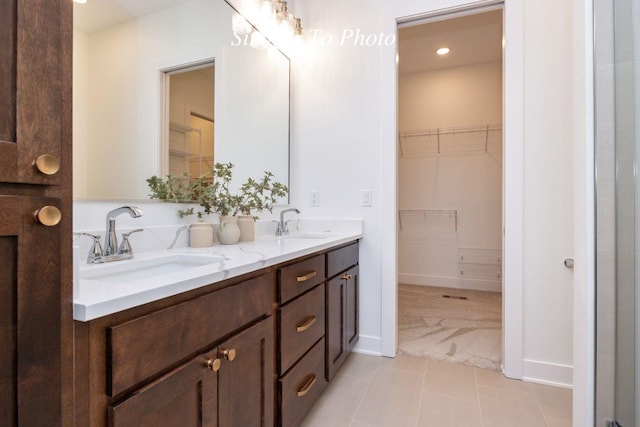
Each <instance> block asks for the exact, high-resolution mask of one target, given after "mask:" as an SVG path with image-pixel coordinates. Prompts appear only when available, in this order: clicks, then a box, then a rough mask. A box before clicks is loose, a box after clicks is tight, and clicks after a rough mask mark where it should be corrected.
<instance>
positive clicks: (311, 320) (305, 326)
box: [296, 316, 316, 332]
mask: <svg viewBox="0 0 640 427" xmlns="http://www.w3.org/2000/svg"><path fill="white" fill-rule="evenodd" d="M314 323H316V316H311V317H309V318H308V319H307V320H305V321H304V322H302V323H301V324H299V325H298V326H296V332H304V331H306V330H307V329H309V328H310V327H311V325H313V324H314Z"/></svg>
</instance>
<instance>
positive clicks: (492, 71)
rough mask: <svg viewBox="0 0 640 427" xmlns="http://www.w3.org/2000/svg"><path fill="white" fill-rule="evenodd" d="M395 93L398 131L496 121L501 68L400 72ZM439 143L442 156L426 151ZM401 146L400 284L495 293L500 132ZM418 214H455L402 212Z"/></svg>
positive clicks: (497, 286) (451, 136)
mask: <svg viewBox="0 0 640 427" xmlns="http://www.w3.org/2000/svg"><path fill="white" fill-rule="evenodd" d="M407 54H409V55H420V54H424V52H410V53H409V52H408V53H407ZM400 60H401V61H402V60H403V58H400ZM398 88H399V97H398V110H399V116H398V127H399V131H400V132H403V131H418V130H424V129H435V128H449V127H453V128H464V127H469V126H477V127H478V129H481V128H482V127H484V126H485V125H487V124H498V125H500V124H501V123H502V63H501V62H494V63H484V64H475V65H472V66H465V67H455V68H447V69H441V70H434V71H428V72H420V73H407V74H401V75H400V78H399V85H398ZM438 140H439V141H440V145H441V149H442V151H443V154H441V155H436V154H435V151H431V152H430V151H429V147H430V146H432V145H433V146H435V145H434V144H436V142H437V141H438ZM485 142H486V152H485ZM400 144H401V145H402V147H403V149H402V154H401V155H400V156H399V157H398V208H399V209H400V217H401V227H400V228H399V229H398V280H399V282H400V283H406V284H413V285H427V286H443V287H453V288H465V289H475V290H485V291H495V292H501V291H502V265H501V261H500V260H501V258H502V132H501V131H499V130H497V131H491V132H489V133H488V134H486V133H485V132H477V133H458V134H449V135H447V134H443V135H442V136H440V137H439V138H438V137H436V136H433V137H428V138H424V137H417V138H401V140H400ZM420 209H433V210H456V211H457V215H454V217H453V218H452V217H451V215H450V214H421V213H417V212H411V213H406V212H403V210H420ZM460 257H462V259H461V258H460Z"/></svg>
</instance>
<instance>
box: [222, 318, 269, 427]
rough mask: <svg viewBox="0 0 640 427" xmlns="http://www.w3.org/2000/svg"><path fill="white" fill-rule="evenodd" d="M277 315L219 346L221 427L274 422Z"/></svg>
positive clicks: (256, 426) (259, 424) (265, 424)
mask: <svg viewBox="0 0 640 427" xmlns="http://www.w3.org/2000/svg"><path fill="white" fill-rule="evenodd" d="M273 334H274V324H273V317H268V318H267V319H265V320H263V321H261V322H259V323H257V324H256V325H254V326H252V327H250V328H249V329H247V330H245V331H243V332H241V333H239V334H238V335H235V336H234V337H232V338H230V339H229V340H227V341H225V342H224V343H222V344H221V345H220V346H219V350H218V351H219V353H218V357H219V358H220V359H221V360H222V365H221V367H220V371H219V372H218V373H219V378H218V421H219V425H220V426H221V427H258V426H273V424H274V404H275V402H274V394H275V377H274V375H275V355H274V344H273Z"/></svg>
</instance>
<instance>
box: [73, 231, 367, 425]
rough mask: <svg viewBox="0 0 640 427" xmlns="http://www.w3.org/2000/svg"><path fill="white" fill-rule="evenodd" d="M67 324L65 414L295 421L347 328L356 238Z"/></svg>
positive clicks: (352, 314) (113, 419)
mask: <svg viewBox="0 0 640 427" xmlns="http://www.w3.org/2000/svg"><path fill="white" fill-rule="evenodd" d="M327 278H329V280H327ZM75 333H76V348H75V352H76V354H75V357H76V376H75V378H76V407H75V412H76V425H81V426H88V427H105V426H110V427H147V426H149V427H191V426H194V427H195V426H203V427H209V426H220V427H234V426H238V427H254V426H255V427H263V426H264V427H267V426H273V425H276V426H284V427H290V426H291V427H295V426H298V425H300V423H301V422H302V420H303V419H304V417H305V415H306V414H307V413H308V411H309V410H310V409H311V407H312V406H313V404H314V403H315V402H316V400H317V399H318V398H319V397H320V395H321V394H322V392H323V390H324V389H325V387H326V385H327V383H328V381H329V379H331V378H333V376H334V375H335V373H336V372H337V370H338V369H339V368H340V365H341V364H342V363H343V362H344V360H345V359H346V357H347V355H348V353H349V352H350V351H351V349H352V348H353V346H354V345H355V343H356V341H357V339H358V244H357V243H355V244H347V245H344V246H341V247H339V248H337V249H330V250H329V251H328V252H327V251H322V252H318V253H316V254H311V255H309V256H306V257H303V258H300V259H297V260H293V261H291V262H287V263H283V264H280V265H276V266H274V267H270V268H265V269H263V270H259V271H256V272H254V273H249V274H247V275H244V276H241V277H236V278H233V279H228V280H226V281H223V282H219V283H215V284H211V285H209V286H206V287H203V288H200V289H196V290H193V291H189V292H186V293H184V294H179V295H176V296H173V297H170V298H165V299H162V300H159V301H155V302H153V303H149V304H146V305H143V306H139V307H135V308H132V309H129V310H125V311H123V312H119V313H115V314H112V315H109V316H105V317H102V318H99V319H95V320H92V321H89V322H76V323H75Z"/></svg>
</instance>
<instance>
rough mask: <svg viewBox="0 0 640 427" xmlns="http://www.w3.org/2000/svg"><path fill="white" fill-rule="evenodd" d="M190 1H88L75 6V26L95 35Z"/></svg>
mask: <svg viewBox="0 0 640 427" xmlns="http://www.w3.org/2000/svg"><path fill="white" fill-rule="evenodd" d="M187 1H189V0H87V3H85V4H77V3H74V4H73V22H74V26H75V27H76V28H78V29H79V30H81V31H83V32H85V33H88V34H90V33H93V32H95V31H100V30H102V29H104V28H108V27H111V26H113V25H116V24H119V23H122V22H126V21H129V20H131V19H136V18H139V17H141V16H144V15H148V14H150V13H153V12H156V11H158V10H161V9H165V8H167V7H171V6H175V5H177V4H180V3H185V2H187Z"/></svg>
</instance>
